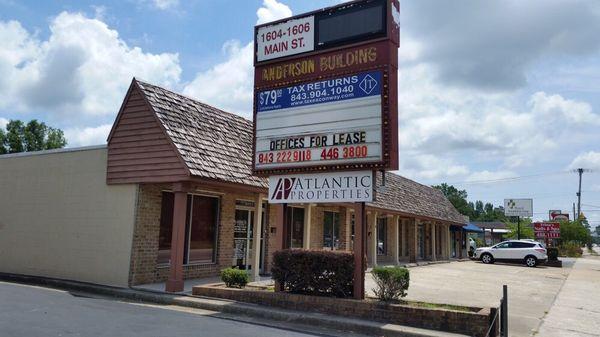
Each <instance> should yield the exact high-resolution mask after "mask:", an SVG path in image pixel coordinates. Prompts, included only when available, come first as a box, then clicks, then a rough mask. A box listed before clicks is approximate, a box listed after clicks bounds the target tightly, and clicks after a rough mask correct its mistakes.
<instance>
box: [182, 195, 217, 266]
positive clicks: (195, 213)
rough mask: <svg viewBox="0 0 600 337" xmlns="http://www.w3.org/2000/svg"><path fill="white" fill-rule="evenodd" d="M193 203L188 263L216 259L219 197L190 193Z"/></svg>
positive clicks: (189, 197) (210, 261)
mask: <svg viewBox="0 0 600 337" xmlns="http://www.w3.org/2000/svg"><path fill="white" fill-rule="evenodd" d="M188 203H191V205H190V206H188V207H190V208H191V212H190V213H189V216H190V217H191V219H189V222H188V223H189V227H190V229H189V231H188V233H189V236H188V242H189V250H188V259H187V261H188V263H212V262H214V261H215V248H216V234H217V218H218V216H217V215H218V213H219V199H218V198H214V197H207V196H202V195H188Z"/></svg>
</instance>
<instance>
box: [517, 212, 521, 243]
mask: <svg viewBox="0 0 600 337" xmlns="http://www.w3.org/2000/svg"><path fill="white" fill-rule="evenodd" d="M517 239H518V240H521V217H520V216H518V217H517Z"/></svg>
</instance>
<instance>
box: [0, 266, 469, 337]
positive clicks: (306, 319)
mask: <svg viewBox="0 0 600 337" xmlns="http://www.w3.org/2000/svg"><path fill="white" fill-rule="evenodd" d="M0 280H1V281H6V282H12V283H21V284H28V285H35V286H44V287H49V288H55V289H60V290H66V291H77V292H82V293H89V294H96V295H102V296H108V297H113V298H115V299H127V300H132V301H137V302H148V303H153V304H160V305H173V306H180V307H188V308H193V309H203V310H210V311H216V312H220V313H226V314H231V315H241V316H246V317H255V318H261V319H266V320H272V321H278V322H280V323H282V322H283V323H293V324H301V325H307V326H312V327H323V328H326V329H329V330H331V329H333V330H340V331H346V332H354V333H360V334H365V335H371V336H390V337H429V336H439V337H459V336H465V335H460V334H454V333H448V332H443V331H433V330H427V329H420V328H413V327H408V326H400V325H394V324H384V323H379V322H373V321H367V320H359V319H351V318H346V317H340V316H333V315H326V314H320V313H306V312H299V311H292V310H287V309H280V308H271V307H267V306H261V305H257V304H248V303H240V302H236V301H231V300H223V299H215V298H208V297H198V296H190V295H185V294H168V293H163V292H157V291H150V290H139V289H132V288H122V287H114V286H105V285H99V284H94V283H86V282H78V281H71V280H62V279H55V278H46V277H39V276H29V275H18V274H9V273H0ZM217 317H218V316H217ZM222 318H227V319H233V320H239V321H246V322H248V320H244V319H243V318H240V319H236V318H235V317H231V316H226V317H222Z"/></svg>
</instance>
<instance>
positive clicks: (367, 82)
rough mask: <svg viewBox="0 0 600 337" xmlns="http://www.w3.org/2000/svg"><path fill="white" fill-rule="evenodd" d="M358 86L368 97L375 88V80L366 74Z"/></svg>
mask: <svg viewBox="0 0 600 337" xmlns="http://www.w3.org/2000/svg"><path fill="white" fill-rule="evenodd" d="M358 86H359V87H360V88H361V89H362V91H364V92H365V93H366V94H367V95H368V94H370V93H371V92H372V91H373V90H374V89H375V88H376V87H377V80H376V79H374V78H373V77H371V75H368V74H367V76H365V78H363V80H362V81H360V83H359V84H358Z"/></svg>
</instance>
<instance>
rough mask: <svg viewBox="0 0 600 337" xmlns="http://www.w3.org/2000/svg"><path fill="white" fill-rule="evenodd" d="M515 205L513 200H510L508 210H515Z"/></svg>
mask: <svg viewBox="0 0 600 337" xmlns="http://www.w3.org/2000/svg"><path fill="white" fill-rule="evenodd" d="M516 205H517V203H516V202H515V201H514V200H512V199H510V200H509V201H508V208H510V209H513V208H515V206H516Z"/></svg>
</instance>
